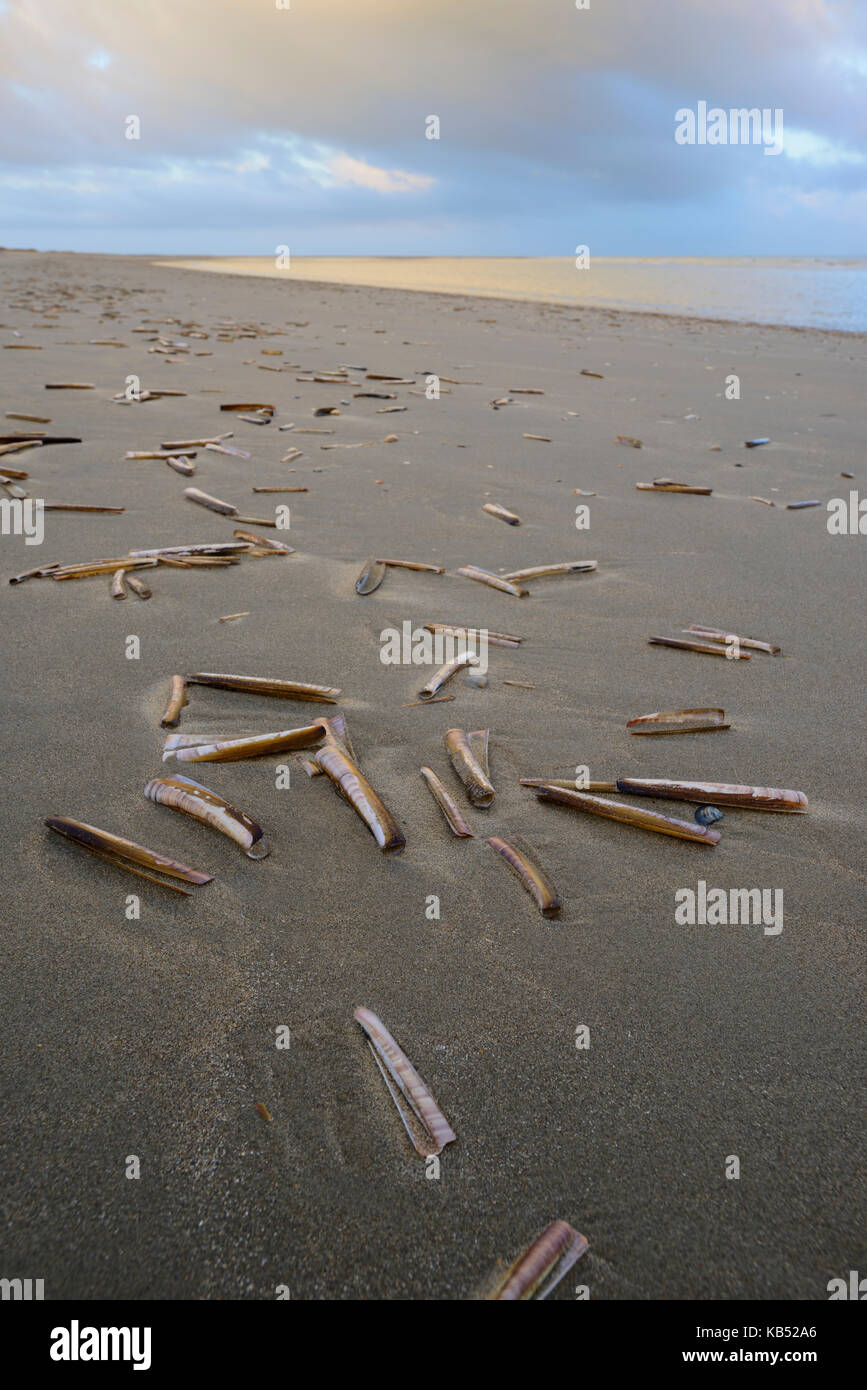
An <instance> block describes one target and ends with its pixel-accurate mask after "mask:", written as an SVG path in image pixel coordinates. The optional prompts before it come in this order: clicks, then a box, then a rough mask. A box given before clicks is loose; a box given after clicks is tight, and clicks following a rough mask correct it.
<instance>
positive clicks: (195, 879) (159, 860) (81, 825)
mask: <svg viewBox="0 0 867 1390" xmlns="http://www.w3.org/2000/svg"><path fill="white" fill-rule="evenodd" d="M44 824H45V825H47V826H48V829H49V830H53V831H55V832H56V834H58V835H63V836H64V838H65V839H67V840H72V841H73V843H75V844H76V845H78V846H79V847H80V848H81V849H86V850H89V851H90V852H91V853H92V854H97V855H99V856H100V858H102V859H108V860H110V861H111V862H112V863H113V864H116V865H117V867H118V868H120V869H127V870H128V871H129V872H130V873H133V874H139V876H140V877H141V878H147V879H150V880H151V882H153V883H159V884H162V886H163V887H164V888H172V889H174V891H175V892H176V893H187V892H188V890H187V889H186V888H180V887H179V886H178V885H177V884H176V883H170V882H167V880H166V879H164V878H159V877H157V876H156V875H155V874H152V873H144V872H143V871H142V870H143V869H154V870H156V871H157V873H161V874H167V875H168V876H169V878H180V879H183V880H184V881H185V882H187V883H197V884H200V883H210V882H211V880H212V878H213V877H214V875H213V874H204V873H202V872H201V871H200V870H199V869H192V868H190V866H189V865H188V864H182V863H181V862H180V860H177V859H170V858H169V857H168V855H165V854H157V853H155V851H154V850H150V849H146V848H145V847H144V845H139V844H136V842H135V841H134V840H125V839H123V837H122V836H120V835H112V834H111V833H110V832H109V831H108V830H100V829H99V828H98V827H97V826H95V825H87V824H85V822H84V821H78V820H72V819H70V817H68V816H46V818H45V822H44ZM127 861H128V862H127ZM137 865H140V866H142V867H136V866H137Z"/></svg>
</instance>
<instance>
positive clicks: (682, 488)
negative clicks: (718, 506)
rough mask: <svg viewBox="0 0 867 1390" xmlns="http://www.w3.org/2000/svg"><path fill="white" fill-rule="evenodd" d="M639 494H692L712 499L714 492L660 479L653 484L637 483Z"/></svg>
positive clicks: (707, 488)
mask: <svg viewBox="0 0 867 1390" xmlns="http://www.w3.org/2000/svg"><path fill="white" fill-rule="evenodd" d="M635 486H636V488H637V489H638V491H639V492H691V493H695V494H696V496H700V497H710V495H711V493H712V492H713V488H712V487H692V486H691V485H690V484H689V483H672V482H669V481H668V479H665V480H663V479H660V480H659V482H653V483H636V484H635Z"/></svg>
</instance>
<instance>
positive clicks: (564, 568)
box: [503, 560, 599, 584]
mask: <svg viewBox="0 0 867 1390" xmlns="http://www.w3.org/2000/svg"><path fill="white" fill-rule="evenodd" d="M598 564H599V562H598V560H564V561H563V563H562V564H560V565H533V566H532V567H531V568H530V569H527V570H513V571H512V572H511V574H504V575H503V578H504V579H507V580H508V581H509V583H510V584H523V583H524V582H525V581H526V580H528V579H546V578H548V576H549V575H556V574H589V573H590V572H591V571H592V570H595V569H596V568H597V566H598Z"/></svg>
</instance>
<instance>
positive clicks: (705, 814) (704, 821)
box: [695, 806, 723, 825]
mask: <svg viewBox="0 0 867 1390" xmlns="http://www.w3.org/2000/svg"><path fill="white" fill-rule="evenodd" d="M695 818H696V820H697V821H698V823H699V825H713V824H714V823H715V822H716V821H718V820H722V818H723V813H722V811H721V810H720V809H719V807H718V806H699V807H698V808H697V810H696V812H695Z"/></svg>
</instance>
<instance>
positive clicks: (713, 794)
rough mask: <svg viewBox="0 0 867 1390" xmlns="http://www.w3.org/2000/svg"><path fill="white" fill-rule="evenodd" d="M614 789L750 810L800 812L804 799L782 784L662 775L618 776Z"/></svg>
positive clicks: (797, 813) (802, 808)
mask: <svg viewBox="0 0 867 1390" xmlns="http://www.w3.org/2000/svg"><path fill="white" fill-rule="evenodd" d="M617 790H618V791H621V792H629V793H631V794H636V793H637V794H638V795H640V796H659V797H665V798H668V797H670V798H671V799H672V800H675V801H689V802H696V803H697V804H698V805H704V804H705V802H709V803H711V804H713V805H716V804H717V803H719V805H720V806H741V807H743V808H744V809H746V810H750V811H785V812H790V813H792V814H795V815H803V814H805V812H806V811H807V807H808V804H809V803H808V801H807V798H806V796H805V795H804V793H803V792H798V791H789V790H787V789H786V788H785V787H749V786H743V785H741V783H739V782H680V781H677V780H670V779H668V778H665V777H618V779H617Z"/></svg>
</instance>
